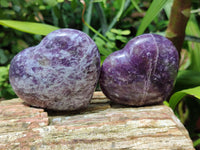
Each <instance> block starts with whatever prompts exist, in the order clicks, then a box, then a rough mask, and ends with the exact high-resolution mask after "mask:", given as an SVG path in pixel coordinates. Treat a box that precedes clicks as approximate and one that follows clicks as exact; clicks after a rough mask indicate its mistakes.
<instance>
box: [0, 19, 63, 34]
mask: <svg viewBox="0 0 200 150" xmlns="http://www.w3.org/2000/svg"><path fill="white" fill-rule="evenodd" d="M0 25H3V26H7V27H10V28H13V29H16V30H19V31H22V32H26V33H31V34H39V35H47V34H49V33H50V32H52V31H54V30H57V29H59V28H58V27H55V26H51V25H47V24H42V23H35V22H25V21H14V20H0Z"/></svg>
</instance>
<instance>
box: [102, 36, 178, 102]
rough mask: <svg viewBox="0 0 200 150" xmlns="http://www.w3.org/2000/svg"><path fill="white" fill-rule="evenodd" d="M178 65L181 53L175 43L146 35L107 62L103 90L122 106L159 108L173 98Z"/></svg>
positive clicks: (112, 55)
mask: <svg viewBox="0 0 200 150" xmlns="http://www.w3.org/2000/svg"><path fill="white" fill-rule="evenodd" d="M178 65H179V56H178V52H177V50H176V48H175V47H174V45H173V44H172V42H171V41H169V40H168V39H167V38H165V37H163V36H160V35H156V34H143V35H140V36H138V37H135V38H133V39H132V40H130V41H129V42H128V43H127V45H126V46H125V47H124V48H123V49H122V50H119V51H116V52H114V53H112V54H111V55H109V56H108V57H107V58H106V59H105V61H104V63H103V65H102V68H101V75H100V87H101V89H102V91H103V92H104V94H105V95H106V96H107V97H108V98H110V99H111V101H114V102H116V103H119V104H124V105H131V106H143V105H152V104H157V103H160V102H162V101H163V100H165V99H166V98H167V96H169V94H170V92H171V90H172V88H173V84H174V80H175V78H176V75H177V71H178Z"/></svg>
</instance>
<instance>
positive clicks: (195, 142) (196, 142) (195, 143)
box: [193, 138, 200, 147]
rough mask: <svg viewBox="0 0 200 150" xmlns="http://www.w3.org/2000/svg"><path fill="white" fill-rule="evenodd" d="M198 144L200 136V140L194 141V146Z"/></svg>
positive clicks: (199, 143)
mask: <svg viewBox="0 0 200 150" xmlns="http://www.w3.org/2000/svg"><path fill="white" fill-rule="evenodd" d="M198 145H200V138H199V139H198V140H196V141H194V142H193V146H194V147H196V146H198Z"/></svg>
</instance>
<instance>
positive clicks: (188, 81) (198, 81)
mask: <svg viewBox="0 0 200 150" xmlns="http://www.w3.org/2000/svg"><path fill="white" fill-rule="evenodd" d="M196 86H200V72H198V71H193V70H181V71H179V72H178V75H177V79H176V84H175V87H174V91H180V90H183V89H188V88H194V87H196Z"/></svg>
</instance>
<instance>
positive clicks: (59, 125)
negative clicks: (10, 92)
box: [0, 92, 194, 150]
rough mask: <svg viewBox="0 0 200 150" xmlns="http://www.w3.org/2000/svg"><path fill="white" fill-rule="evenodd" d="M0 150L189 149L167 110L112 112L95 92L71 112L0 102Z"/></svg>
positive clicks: (160, 107)
mask: <svg viewBox="0 0 200 150" xmlns="http://www.w3.org/2000/svg"><path fill="white" fill-rule="evenodd" d="M111 106H112V107H111ZM0 149H2V150H7V149H20V150H21V149H22V150H27V149H31V150H36V149H38V150H40V149H41V150H52V149H57V150H62V149H63V150H64V149H70V150H71V149H75V150H79V149H80V150H85V149H87V150H104V149H105V150H106V149H107V150H108V149H134V150H135V149H145V150H146V149H156V150H158V149H159V150H160V149H165V150H171V149H173V150H175V149H177V150H178V149H183V150H184V149H185V150H193V149H194V148H193V144H192V141H191V139H190V137H189V135H188V132H187V130H186V129H185V128H184V126H183V125H182V124H181V122H180V121H179V120H178V119H177V117H176V116H175V115H174V113H173V111H172V110H171V109H170V108H169V107H167V106H164V105H157V106H148V107H137V108H133V107H125V106H119V105H118V106H117V107H116V105H113V104H112V105H111V104H110V102H109V99H107V98H106V97H105V96H104V95H103V94H102V93H101V92H95V94H94V96H93V99H92V101H91V104H90V106H89V107H88V108H87V109H86V110H81V111H77V112H53V111H46V110H43V109H39V108H33V107H30V106H27V105H26V104H24V103H23V101H22V100H20V99H12V100H6V101H1V103H0Z"/></svg>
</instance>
